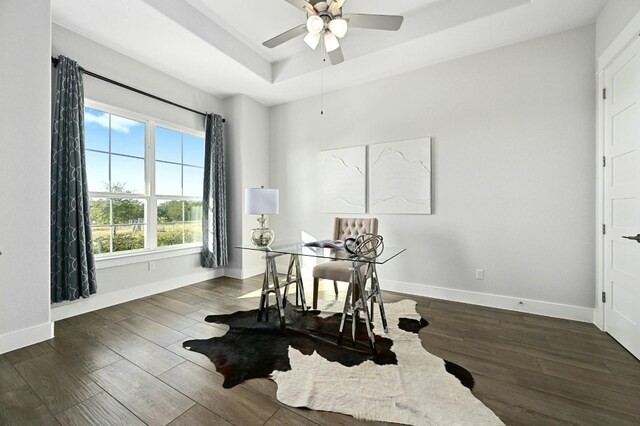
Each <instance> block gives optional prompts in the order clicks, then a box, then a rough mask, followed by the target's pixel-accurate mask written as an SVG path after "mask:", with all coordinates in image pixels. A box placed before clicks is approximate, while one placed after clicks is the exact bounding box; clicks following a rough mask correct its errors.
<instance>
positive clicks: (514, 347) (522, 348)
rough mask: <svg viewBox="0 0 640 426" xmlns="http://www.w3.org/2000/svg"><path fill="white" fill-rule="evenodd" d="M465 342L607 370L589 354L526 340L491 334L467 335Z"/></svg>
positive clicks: (600, 361) (601, 370)
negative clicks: (504, 337) (503, 337)
mask: <svg viewBox="0 0 640 426" xmlns="http://www.w3.org/2000/svg"><path fill="white" fill-rule="evenodd" d="M465 342H471V343H474V344H476V345H477V346H484V347H487V348H491V349H496V350H497V349H501V350H508V351H511V352H515V353H519V354H521V355H523V356H528V357H531V358H534V359H538V358H539V359H548V360H550V361H556V362H564V363H568V364H571V365H575V366H578V367H583V368H588V369H591V370H594V371H600V372H603V373H606V372H607V371H609V370H608V368H607V367H606V365H605V364H604V362H603V361H602V360H601V359H600V358H596V357H593V356H590V354H589V353H580V352H573V351H569V350H564V351H563V350H559V349H553V348H550V347H545V346H544V345H543V344H541V343H540V342H537V341H530V340H527V339H526V338H522V339H520V340H511V339H508V340H505V339H502V338H500V337H495V336H493V335H491V334H478V333H475V334H467V335H466V336H465Z"/></svg>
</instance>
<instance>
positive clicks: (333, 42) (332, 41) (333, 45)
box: [324, 32, 340, 52]
mask: <svg viewBox="0 0 640 426" xmlns="http://www.w3.org/2000/svg"><path fill="white" fill-rule="evenodd" d="M324 45H325V47H326V48H327V52H333V51H334V50H336V49H337V48H339V47H340V43H339V42H338V39H337V38H336V36H334V35H333V34H332V33H329V32H328V33H326V34H325V35H324Z"/></svg>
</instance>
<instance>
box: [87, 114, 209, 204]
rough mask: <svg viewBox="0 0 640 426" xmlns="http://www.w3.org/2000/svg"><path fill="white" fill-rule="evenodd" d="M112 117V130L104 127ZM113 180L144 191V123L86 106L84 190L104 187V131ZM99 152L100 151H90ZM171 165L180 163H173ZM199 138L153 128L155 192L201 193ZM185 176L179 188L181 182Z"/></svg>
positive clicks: (106, 165)
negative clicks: (86, 187) (86, 186)
mask: <svg viewBox="0 0 640 426" xmlns="http://www.w3.org/2000/svg"><path fill="white" fill-rule="evenodd" d="M109 118H111V128H109ZM110 131H111V176H112V177H111V179H112V184H114V183H116V182H119V183H124V184H125V188H126V189H127V190H129V191H132V192H135V193H140V194H144V192H145V191H144V144H145V125H144V123H143V122H139V121H135V120H130V119H127V118H124V117H119V116H117V115H111V117H109V114H108V113H105V112H102V111H98V110H95V109H91V108H85V148H86V157H87V180H88V184H89V191H100V192H105V191H107V186H108V182H109V154H108V152H109V132H110ZM93 150H96V151H104V152H95V151H93ZM172 163H184V166H183V165H181V164H172ZM203 165H204V140H203V139H202V138H198V137H195V136H191V135H187V134H182V133H179V132H176V131H173V130H169V129H164V128H162V127H156V194H157V195H169V196H171V195H185V196H195V197H201V196H202V173H203V169H202V166H203ZM182 179H184V185H183V189H184V192H182V191H181V181H182Z"/></svg>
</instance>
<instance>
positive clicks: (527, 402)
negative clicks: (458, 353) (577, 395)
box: [474, 375, 637, 426]
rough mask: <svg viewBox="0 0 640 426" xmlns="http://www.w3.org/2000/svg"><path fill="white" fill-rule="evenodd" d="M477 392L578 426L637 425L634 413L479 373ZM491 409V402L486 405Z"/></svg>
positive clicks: (483, 396) (481, 395)
mask: <svg viewBox="0 0 640 426" xmlns="http://www.w3.org/2000/svg"><path fill="white" fill-rule="evenodd" d="M474 394H476V395H479V396H480V398H486V397H488V398H493V399H497V400H499V401H502V402H504V403H508V404H511V405H513V406H515V407H520V408H523V409H525V410H529V411H533V412H536V413H541V414H544V415H546V416H549V417H552V418H555V419H559V420H564V421H567V422H571V423H576V424H579V425H585V426H588V425H593V426H602V425H616V426H623V425H634V426H637V425H635V420H634V418H633V416H629V415H627V414H623V413H619V412H616V411H614V410H609V409H603V408H600V407H594V406H591V405H589V404H585V403H582V402H578V401H574V400H572V399H569V398H564V397H562V396H558V395H553V394H549V393H546V392H542V391H538V390H535V389H530V388H528V387H524V386H522V385H518V384H512V383H507V382H503V381H500V380H496V379H494V378H491V377H486V376H479V375H476V386H475V388H474ZM487 405H488V407H489V408H491V405H490V404H489V403H488V404H487Z"/></svg>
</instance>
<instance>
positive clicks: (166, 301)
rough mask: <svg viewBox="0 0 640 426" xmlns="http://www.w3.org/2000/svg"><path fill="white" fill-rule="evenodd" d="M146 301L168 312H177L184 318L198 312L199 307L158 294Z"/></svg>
mask: <svg viewBox="0 0 640 426" xmlns="http://www.w3.org/2000/svg"><path fill="white" fill-rule="evenodd" d="M144 300H145V301H147V302H149V303H151V304H153V305H156V306H158V307H160V308H164V309H166V310H168V311H171V312H175V313H176V314H180V315H184V316H187V315H189V314H190V313H192V312H195V311H197V310H198V307H197V306H194V305H192V304H190V303H184V302H181V301H179V300H177V299H173V298H171V297H167V296H164V295H162V294H156V295H154V296H151V297H149V298H147V299H144Z"/></svg>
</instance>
